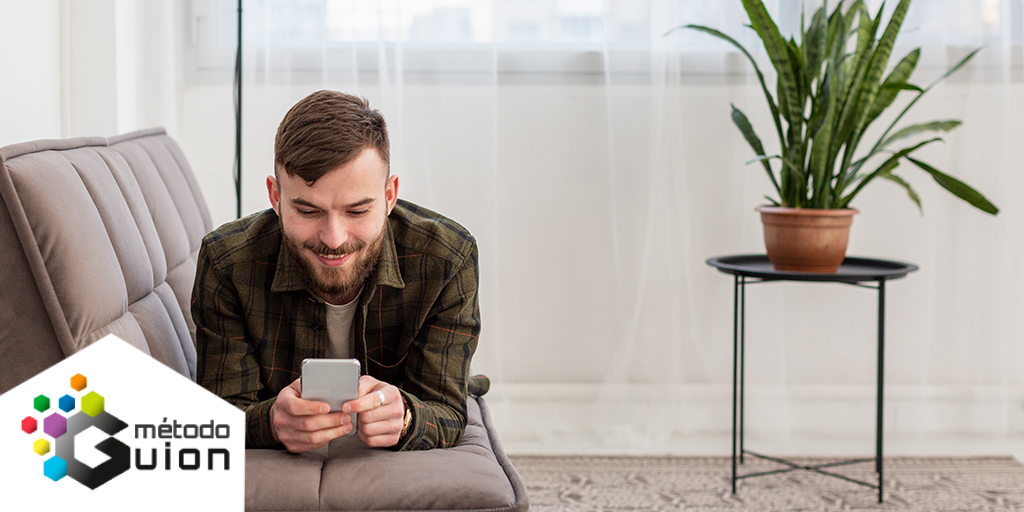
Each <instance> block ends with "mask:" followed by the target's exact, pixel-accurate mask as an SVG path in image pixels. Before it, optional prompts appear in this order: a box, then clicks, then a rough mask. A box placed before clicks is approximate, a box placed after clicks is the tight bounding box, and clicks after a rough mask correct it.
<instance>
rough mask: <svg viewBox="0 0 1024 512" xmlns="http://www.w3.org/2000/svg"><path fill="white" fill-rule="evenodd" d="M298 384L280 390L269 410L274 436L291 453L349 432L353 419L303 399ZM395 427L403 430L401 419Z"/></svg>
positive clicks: (319, 403)
mask: <svg viewBox="0 0 1024 512" xmlns="http://www.w3.org/2000/svg"><path fill="white" fill-rule="evenodd" d="M299 381H300V379H295V380H294V381H292V383H291V384H289V385H288V387H286V388H284V389H282V390H281V392H280V393H278V394H277V401H275V402H274V405H273V406H272V407H271V408H270V426H271V429H272V430H273V432H274V437H275V438H277V440H278V441H280V442H281V443H282V444H284V446H285V448H287V449H288V451H290V452H293V453H301V452H304V451H308V450H312V449H314V448H319V447H321V446H323V445H325V444H327V443H329V442H331V440H333V439H335V438H338V437H341V436H343V435H345V434H347V433H349V432H350V431H351V430H352V420H351V419H350V418H349V415H348V414H346V413H345V412H335V413H330V410H331V407H330V406H329V405H327V404H326V403H324V402H318V401H315V400H303V399H302V398H301V395H302V385H301V384H300V382H299ZM361 384H362V383H360V386H359V391H360V394H362V385H361ZM396 391H397V390H396ZM329 413H330V414H329ZM360 421H362V418H361V417H360ZM398 428H399V429H401V428H402V426H401V420H400V421H399V426H398ZM360 435H362V434H360Z"/></svg>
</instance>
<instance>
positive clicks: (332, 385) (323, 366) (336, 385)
mask: <svg viewBox="0 0 1024 512" xmlns="http://www.w3.org/2000/svg"><path fill="white" fill-rule="evenodd" d="M302 398H303V399H305V400H317V401H320V402H326V403H327V405H329V406H331V412H337V411H340V410H341V404H343V403H345V402H348V401H349V400H355V399H356V398H359V360H358V359H303V360H302ZM352 426H353V429H352V432H355V431H356V429H355V428H354V427H355V426H356V415H355V414H352Z"/></svg>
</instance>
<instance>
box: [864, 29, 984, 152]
mask: <svg viewBox="0 0 1024 512" xmlns="http://www.w3.org/2000/svg"><path fill="white" fill-rule="evenodd" d="M980 51H981V47H979V48H975V49H974V51H972V52H971V53H969V54H967V56H966V57H964V58H962V59H960V61H959V62H957V63H956V64H954V65H953V67H951V68H949V69H948V70H947V71H946V72H945V73H944V74H943V75H942V76H940V77H939V78H937V79H935V81H934V82H932V83H930V84H928V87H925V88H924V90H923V91H921V92H920V93H918V95H917V96H915V97H914V99H913V100H910V103H908V104H907V106H905V107H903V110H901V111H900V113H899V115H897V116H896V119H893V120H892V123H890V124H889V127H888V128H886V129H885V132H883V133H882V136H881V137H879V138H878V142H877V143H876V144H875V147H874V148H872V150H871V153H874V150H875V149H878V146H879V145H880V144H881V143H882V141H884V140H885V139H886V136H888V135H889V132H891V131H892V129H893V128H895V127H896V124H897V123H899V122H900V119H903V116H904V115H906V113H907V112H908V111H910V109H911V108H913V107H914V105H916V104H917V102H918V101H919V100H920V99H921V97H923V96H924V95H925V93H927V92H928V91H930V90H932V88H933V87H935V86H936V85H938V83H939V82H941V81H943V80H945V79H946V78H947V77H949V76H950V75H952V74H953V73H956V72H957V71H958V70H960V68H962V67H964V66H965V65H967V62H969V61H970V60H971V59H973V58H974V56H975V55H977V54H978V52H980Z"/></svg>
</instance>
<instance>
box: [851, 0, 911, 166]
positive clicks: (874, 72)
mask: <svg viewBox="0 0 1024 512" xmlns="http://www.w3.org/2000/svg"><path fill="white" fill-rule="evenodd" d="M909 8H910V0H900V3H899V4H897V5H896V9H895V10H894V11H893V13H892V17H891V18H889V24H888V25H886V27H885V31H884V32H883V33H882V37H880V38H879V39H878V44H877V45H876V46H875V50H874V52H872V54H871V60H870V62H869V64H868V70H867V74H866V75H865V76H864V81H863V82H862V83H861V84H860V87H861V88H862V90H861V91H859V95H860V100H861V105H862V106H861V107H860V108H859V112H858V113H857V122H856V127H855V128H854V130H853V133H852V134H851V136H850V140H849V141H848V142H847V146H846V150H845V152H844V153H843V165H842V168H841V170H840V174H839V178H838V179H839V182H841V183H842V182H844V180H845V179H846V174H847V171H848V169H849V167H850V162H851V161H852V160H853V156H854V153H855V152H856V150H857V146H858V144H859V143H860V138H861V136H862V135H863V134H864V131H865V130H867V128H868V126H869V125H870V124H871V122H872V121H874V117H871V114H872V113H873V112H874V108H873V107H874V103H875V99H876V97H877V96H878V92H879V88H880V86H881V80H882V73H883V72H884V71H885V68H886V66H888V64H889V56H890V55H891V54H892V48H893V45H894V44H895V42H896V36H897V35H898V34H899V31H900V26H902V25H903V19H904V18H905V17H906V14H907V9H909ZM882 9H884V3H883V6H882V7H881V8H879V10H878V15H877V16H876V18H875V21H874V26H875V27H876V28H877V26H878V24H879V22H880V21H881V18H882Z"/></svg>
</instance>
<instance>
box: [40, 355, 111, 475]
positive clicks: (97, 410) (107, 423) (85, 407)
mask: <svg viewBox="0 0 1024 512" xmlns="http://www.w3.org/2000/svg"><path fill="white" fill-rule="evenodd" d="M70 385H71V389H73V390H74V391H76V392H78V393H81V392H84V391H85V389H86V387H87V385H88V380H87V379H86V377H85V376H84V375H82V374H80V373H79V374H76V375H75V376H73V377H71V380H70ZM76 403H77V404H79V405H80V406H81V410H80V411H79V412H78V413H77V414H72V413H73V412H74V410H75V405H76ZM50 405H51V404H50V397H48V396H47V395H38V396H36V397H35V398H34V399H33V400H32V409H34V410H35V411H36V412H38V413H40V417H35V416H26V417H25V418H24V419H23V420H21V430H22V431H23V432H25V433H26V434H29V435H31V434H35V433H36V432H37V431H38V430H39V427H40V423H42V433H43V434H45V436H46V437H40V438H37V439H35V440H34V441H33V442H32V451H34V452H35V453H36V454H38V455H39V456H41V457H46V456H47V455H50V456H49V457H48V458H47V459H46V460H45V461H43V476H45V477H46V478H49V479H50V480H53V481H55V482H56V481H59V480H61V479H63V478H64V477H65V476H71V477H72V478H73V479H74V480H77V481H78V482H80V483H82V484H83V485H85V486H86V487H89V488H90V489H95V488H97V487H99V486H100V485H103V484H104V483H106V482H108V481H110V479H112V478H114V477H116V476H118V475H120V474H121V473H124V472H125V471H127V470H128V466H129V464H130V462H129V460H128V447H127V446H125V445H124V443H121V442H120V441H118V440H117V439H115V438H114V437H111V438H109V439H108V440H107V441H106V443H114V444H119V445H121V448H123V450H121V451H120V452H119V453H123V455H122V456H118V457H115V456H114V455H113V454H112V453H111V458H110V459H108V460H107V461H106V462H103V463H101V464H100V465H98V466H96V467H89V466H87V465H85V464H83V463H82V462H81V461H78V460H77V459H75V452H74V437H75V435H76V434H78V433H79V432H81V431H83V430H85V429H86V428H89V427H91V426H96V427H98V428H99V429H100V430H102V431H104V432H106V433H107V434H109V435H111V436H113V435H114V434H116V433H117V432H120V431H121V430H123V429H124V428H126V427H127V424H125V423H124V422H123V421H121V420H120V419H118V418H117V417H116V416H113V415H112V414H109V413H107V412H106V404H105V403H104V398H103V395H100V394H99V393H97V392H95V391H90V392H89V393H87V394H86V395H85V396H80V397H79V398H78V399H77V400H76V398H75V397H74V396H73V395H72V394H71V393H67V394H65V395H64V396H62V397H60V398H59V399H58V400H57V410H53V411H52V412H51V411H50ZM46 412H50V414H47V415H45V417H42V413H46ZM40 418H41V419H40ZM69 418H74V419H75V421H74V422H72V423H71V425H70V428H71V432H69V431H68V430H69V422H68V420H69ZM83 418H84V419H83ZM65 436H68V437H67V438H66V439H65V438H64V437H65ZM107 453H110V452H107ZM69 463H70V464H69Z"/></svg>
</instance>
